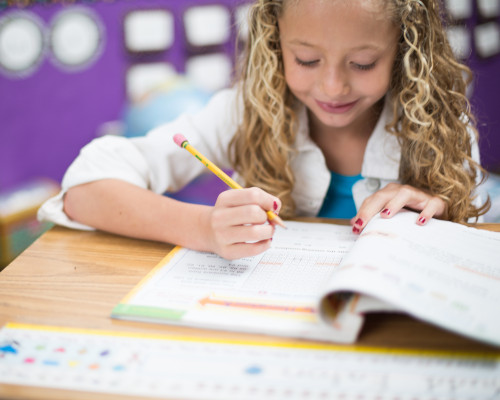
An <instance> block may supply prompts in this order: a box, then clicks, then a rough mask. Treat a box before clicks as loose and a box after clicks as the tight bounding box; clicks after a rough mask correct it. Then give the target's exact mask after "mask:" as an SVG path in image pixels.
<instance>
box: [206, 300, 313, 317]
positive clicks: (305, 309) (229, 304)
mask: <svg viewBox="0 0 500 400" xmlns="http://www.w3.org/2000/svg"><path fill="white" fill-rule="evenodd" d="M199 303H200V304H201V305H202V306H206V305H210V304H212V305H216V306H223V307H240V308H250V309H258V310H272V311H285V312H300V313H309V314H312V313H314V312H315V310H314V308H312V307H295V306H279V305H274V304H258V303H244V302H241V301H230V300H216V299H211V298H210V297H204V298H202V299H200V300H199Z"/></svg>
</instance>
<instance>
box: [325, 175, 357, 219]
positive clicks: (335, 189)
mask: <svg viewBox="0 0 500 400" xmlns="http://www.w3.org/2000/svg"><path fill="white" fill-rule="evenodd" d="M330 174H331V179H330V186H329V187H328V191H327V192H326V196H325V200H324V201H323V205H322V206H321V209H320V210H319V213H318V217H322V218H347V219H350V218H352V217H354V216H355V215H356V205H355V204H354V199H353V197H352V186H353V185H354V184H355V183H356V182H357V181H359V180H360V179H361V178H362V177H361V174H359V175H353V176H348V175H340V174H337V173H335V172H333V171H330Z"/></svg>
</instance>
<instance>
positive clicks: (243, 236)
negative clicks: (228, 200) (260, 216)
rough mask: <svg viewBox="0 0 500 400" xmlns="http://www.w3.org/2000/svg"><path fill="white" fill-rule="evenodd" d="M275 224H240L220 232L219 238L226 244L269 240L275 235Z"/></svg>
mask: <svg viewBox="0 0 500 400" xmlns="http://www.w3.org/2000/svg"><path fill="white" fill-rule="evenodd" d="M274 232H275V228H274V226H273V225H270V224H265V225H239V226H234V227H231V228H230V229H225V230H223V231H220V232H219V233H218V239H219V241H220V242H221V243H223V244H224V245H225V246H227V245H233V244H235V243H249V242H260V241H263V240H269V239H271V238H272V237H273V235H274Z"/></svg>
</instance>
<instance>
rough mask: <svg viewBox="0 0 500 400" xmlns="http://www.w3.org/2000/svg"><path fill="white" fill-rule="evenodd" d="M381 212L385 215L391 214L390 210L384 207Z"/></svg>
mask: <svg viewBox="0 0 500 400" xmlns="http://www.w3.org/2000/svg"><path fill="white" fill-rule="evenodd" d="M382 214H385V215H391V210H389V209H388V208H384V209H383V210H382Z"/></svg>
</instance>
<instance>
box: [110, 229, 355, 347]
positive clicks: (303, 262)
mask: <svg viewBox="0 0 500 400" xmlns="http://www.w3.org/2000/svg"><path fill="white" fill-rule="evenodd" d="M287 226H288V229H287V230H284V229H281V228H277V230H276V234H275V236H274V238H273V244H272V247H271V248H270V249H269V250H268V251H266V252H265V253H263V254H261V255H258V256H255V257H249V258H242V259H239V260H234V261H229V260H225V259H223V258H221V257H219V256H217V255H215V254H212V253H206V252H198V251H193V250H188V249H185V248H176V250H175V251H174V253H172V257H171V258H169V259H168V260H166V262H164V263H163V265H160V266H159V268H157V269H156V270H155V271H154V273H153V274H152V276H149V277H148V279H147V280H146V281H145V282H143V283H142V284H141V285H140V287H139V288H136V290H134V292H133V294H132V295H131V296H129V297H128V298H126V299H125V301H123V302H122V303H121V304H120V305H118V306H117V307H116V308H115V309H114V310H113V314H112V316H114V317H116V318H133V319H143V320H151V319H157V320H163V322H166V323H178V324H186V325H192V326H197V327H213V328H220V329H229V330H243V331H248V332H259V333H270V334H278V335H285V336H294V337H314V338H317V339H325V340H340V341H352V340H354V338H355V336H356V334H357V331H358V329H359V326H360V324H361V320H360V319H359V317H357V316H356V317H355V318H354V320H352V321H350V320H347V319H346V320H345V321H344V322H343V323H342V324H340V323H337V324H336V329H337V330H338V331H339V332H338V335H337V336H335V335H333V334H332V333H331V332H330V331H329V328H328V327H326V326H324V325H323V324H322V323H320V321H319V318H318V314H317V308H316V307H317V304H318V296H319V295H320V294H321V293H323V292H324V290H325V287H326V286H325V285H326V282H327V281H328V280H329V279H330V278H331V276H332V274H333V273H334V271H335V269H336V268H337V267H338V265H339V264H340V262H341V261H342V259H343V257H344V255H345V254H346V253H348V252H349V251H350V249H351V247H352V245H353V243H354V241H355V240H356V236H355V235H353V234H352V233H351V228H350V227H349V226H339V225H330V224H319V223H304V222H292V221H287ZM346 318H347V317H346ZM342 332H344V333H345V334H344V333H342ZM341 333H342V334H341Z"/></svg>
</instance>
